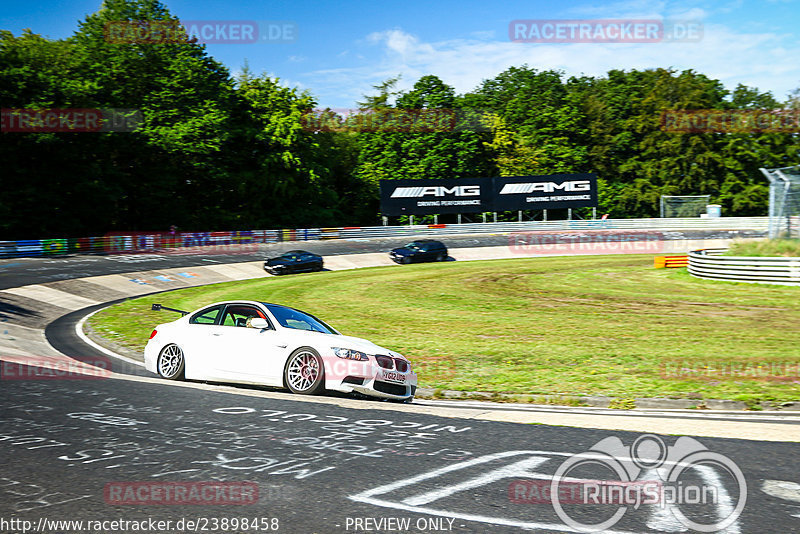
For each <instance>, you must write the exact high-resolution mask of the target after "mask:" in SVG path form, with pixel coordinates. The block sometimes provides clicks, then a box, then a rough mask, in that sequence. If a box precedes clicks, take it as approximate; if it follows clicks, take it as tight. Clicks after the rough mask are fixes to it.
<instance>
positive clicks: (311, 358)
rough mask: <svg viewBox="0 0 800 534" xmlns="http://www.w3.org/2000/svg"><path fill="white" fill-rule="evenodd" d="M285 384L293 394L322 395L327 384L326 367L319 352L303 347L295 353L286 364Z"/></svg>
mask: <svg viewBox="0 0 800 534" xmlns="http://www.w3.org/2000/svg"><path fill="white" fill-rule="evenodd" d="M283 378H284V383H285V384H286V387H287V388H289V391H291V392H292V393H299V394H301V395H315V394H317V393H320V392H321V391H322V390H323V389H324V387H323V384H324V382H325V367H324V365H323V363H322V358H321V357H320V355H319V354H317V351H315V350H314V349H312V348H309V347H301V348H299V349H297V350H296V351H294V352H293V353H292V355H291V356H289V360H288V361H287V362H286V369H285V370H284V372H283Z"/></svg>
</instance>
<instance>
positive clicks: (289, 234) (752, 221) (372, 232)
mask: <svg viewBox="0 0 800 534" xmlns="http://www.w3.org/2000/svg"><path fill="white" fill-rule="evenodd" d="M768 227H769V218H768V217H719V218H699V217H693V218H685V219H678V218H668V219H605V220H603V219H597V220H572V221H527V222H499V223H468V224H429V225H427V224H419V225H413V226H412V225H406V226H365V227H352V226H347V227H339V228H298V229H283V230H241V231H235V232H177V233H174V234H172V233H158V232H130V233H125V232H119V233H110V234H108V235H105V236H102V237H81V238H70V239H41V240H40V239H35V240H25V241H0V258H23V257H35V256H43V255H46V256H59V255H64V254H69V253H71V254H132V253H147V252H165V251H172V250H174V249H182V248H194V247H215V246H216V247H220V248H222V247H235V246H237V245H248V244H257V243H277V242H281V241H317V240H321V239H365V238H373V237H405V236H416V235H455V234H487V233H488V234H506V233H511V232H519V231H525V232H537V231H542V232H553V231H560V230H658V231H661V232H668V231H670V230H674V231H682V230H755V231H758V232H764V233H765V234H766V232H767V229H768Z"/></svg>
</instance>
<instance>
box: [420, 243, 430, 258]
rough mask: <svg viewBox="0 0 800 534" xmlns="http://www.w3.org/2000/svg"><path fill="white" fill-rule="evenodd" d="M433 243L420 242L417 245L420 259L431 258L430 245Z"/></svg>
mask: <svg viewBox="0 0 800 534" xmlns="http://www.w3.org/2000/svg"><path fill="white" fill-rule="evenodd" d="M432 246H433V245H432V244H431V243H422V244H421V245H420V246H419V249H420V255H419V256H420V257H419V259H420V261H430V259H431V247H432Z"/></svg>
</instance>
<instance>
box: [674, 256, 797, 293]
mask: <svg viewBox="0 0 800 534" xmlns="http://www.w3.org/2000/svg"><path fill="white" fill-rule="evenodd" d="M725 250H727V249H704V250H695V251H692V252H690V253H689V274H691V275H692V276H695V277H697V278H708V279H711V280H727V281H730V282H748V283H756V284H778V285H789V286H800V258H784V257H777V256H776V257H772V256H769V257H760V256H722V255H721V254H722V253H723V252H725Z"/></svg>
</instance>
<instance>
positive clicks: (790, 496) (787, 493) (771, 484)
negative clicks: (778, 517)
mask: <svg viewBox="0 0 800 534" xmlns="http://www.w3.org/2000/svg"><path fill="white" fill-rule="evenodd" d="M761 491H763V492H764V493H766V494H767V495H769V496H770V497H777V498H779V499H783V500H785V501H792V502H798V503H800V484H798V483H797V482H789V481H788V480H765V481H764V482H763V483H762V484H761Z"/></svg>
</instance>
